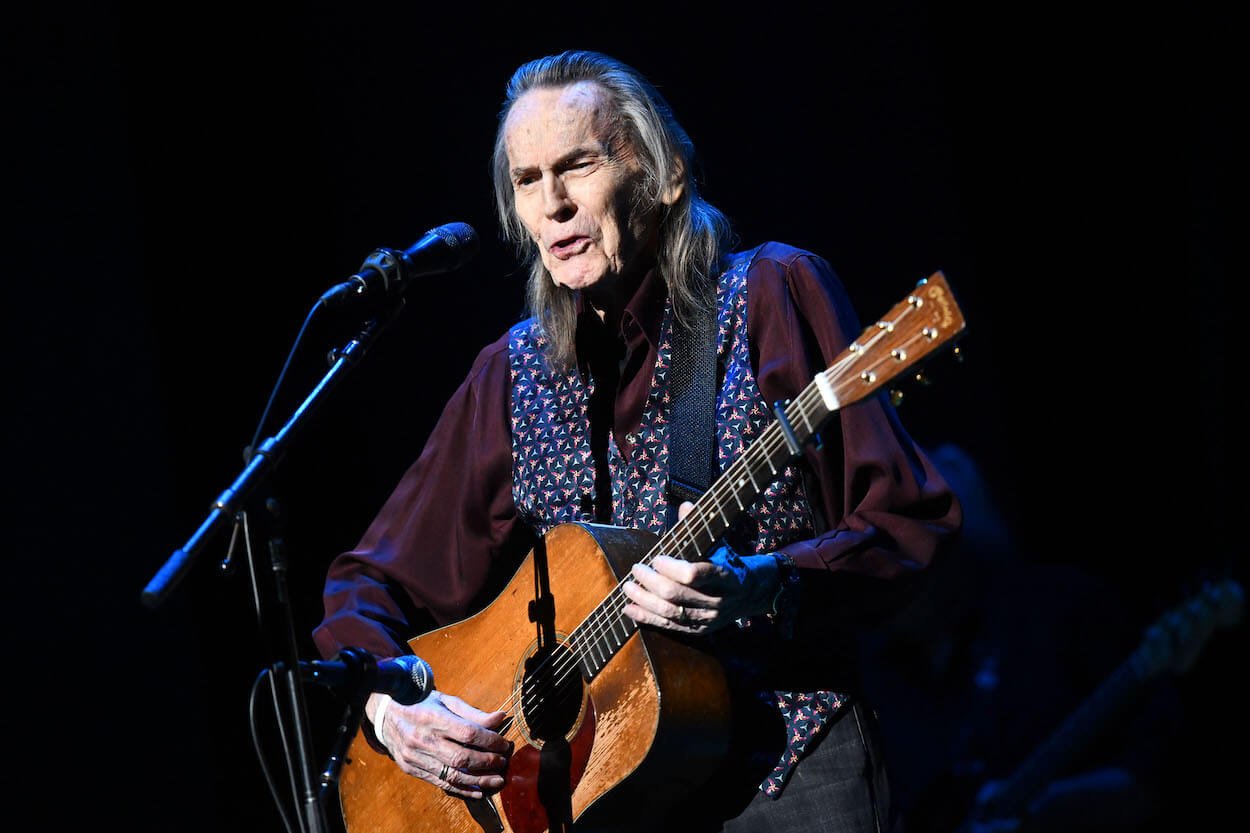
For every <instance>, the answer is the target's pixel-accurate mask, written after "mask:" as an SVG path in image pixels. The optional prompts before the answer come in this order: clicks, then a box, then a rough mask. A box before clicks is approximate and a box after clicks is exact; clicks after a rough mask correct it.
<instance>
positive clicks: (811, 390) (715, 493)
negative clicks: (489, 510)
mask: <svg viewBox="0 0 1250 833" xmlns="http://www.w3.org/2000/svg"><path fill="white" fill-rule="evenodd" d="M914 309H915V307H913V306H908V307H907V308H905V309H904V310H903V312H902V313H901V314H900V315H899V317H898V318H896V319H895V320H894V321H892V322H889V323H883V324H878V325H877V330H876V331H875V332H872V336H871V337H870V338H865V339H863V341H864V343H865V344H867V347H863V348H861V349H860V350H859V351H858V352H856V353H851V354H850V355H848V356H846V357H845V358H844V359H843V360H842V361H841V362H835V363H834V364H833V365H831V366H830V368H828V369H827V370H826V371H821V372H822V373H825V374H826V375H828V374H834V376H835V378H836V376H837V374H838V373H839V372H840V371H841V370H842V369H843V368H844V367H845V366H846V365H848V364H851V363H854V362H855V360H857V359H862V358H863V356H864V351H865V350H867V349H868V348H871V347H872V346H874V344H875V342H877V341H879V340H880V339H881V338H884V337H885V336H886V335H888V334H889V333H890V332H892V326H893V325H895V324H897V322H898V321H900V320H902V318H903V317H904V316H905V315H906V314H908V313H909V312H911V311H913V310H914ZM869 331H870V332H871V331H872V328H871V327H870V328H869ZM861 335H862V334H861ZM914 340H915V336H914V334H913V335H912V336H911V337H910V338H909V342H908V343H910V341H914ZM904 346H906V344H905V345H904ZM890 355H891V357H893V358H896V359H898V358H905V356H904V357H897V356H894V354H890ZM873 361H874V362H875V363H874V364H872V365H871V366H870V367H869V368H868V370H867V371H862V372H864V373H866V372H869V371H875V370H877V369H878V368H880V366H881V365H882V364H883V363H886V362H885V361H884V360H883V359H876V358H874V359H873ZM820 400H823V396H821V394H820V392H819V389H818V387H817V386H815V385H809V386H807V388H805V389H804V390H803V391H802V392H801V393H800V394H799V396H798V397H796V399H795V402H794V404H795V405H796V406H797V410H798V412H799V416H801V417H802V418H803V420H804V422H805V423H806V425H807V430H808V432H809V435H810V433H811V432H812V431H813V430H814V426H813V425H812V422H811V419H810V416H809V409H810V406H811V405H814V404H819V402H820ZM830 413H831V412H830ZM826 416H828V414H826ZM819 421H820V420H819V419H818V420H817V424H819ZM775 429H776V426H775V425H773V426H770V428H769V429H768V430H766V432H765V434H764V435H762V436H761V437H760V442H757V443H754V444H753V445H752V446H751V448H750V449H747V451H746V452H744V454H743V455H742V457H740V458H739V460H738V461H735V463H737V462H740V461H743V462H744V465H742V466H740V468H745V469H746V474H747V476H748V477H750V479H751V482H752V484H753V485H755V486H756V489H757V494H758V491H759V486H758V484H756V483H755V478H754V477H753V476H751V474H750V469H751V467H752V466H751V465H750V463H751V461H750V460H746V459H745V458H748V457H752V456H754V457H759V456H761V455H759V454H757V453H755V451H756V449H757V448H758V449H761V450H763V451H764V452H765V453H764V455H763V457H764V458H765V460H764V461H765V462H767V463H768V465H769V468H770V469H772V473H773V475H774V478H775V476H776V474H777V469H776V467H775V466H774V465H773V464H772V459H771V458H772V456H773V453H774V452H775V451H777V450H780V448H781V445H782V442H783V439H784V437H783V436H782V435H781V434H780V433H779V431H777V430H775ZM756 462H758V461H756ZM733 468H734V466H732V465H731V466H730V468H729V469H726V472H725V475H726V476H724V477H721V478H718V480H717V483H715V484H713V489H712V490H711V491H710V492H709V493H708V495H707V497H708V498H709V502H710V503H711V504H712V505H713V506H714V507H715V508H717V509H718V511H719V512H720V515H721V519H722V520H723V521H724V522H725V523H726V525H728V523H729V519H728V518H726V517H725V513H724V511H723V509H720V507H721V506H723V505H725V504H726V503H727V501H724V500H723V499H721V497H722V496H721V495H720V494H719V493H720V492H728V493H729V494H730V495H734V496H735V498H736V495H737V487H730V486H728V485H724V486H722V485H720V484H728V483H731V482H734V483H737V485H738V487H740V486H741V485H742V483H744V482H745V479H744V478H741V477H739V478H737V479H736V480H735V478H733V477H731V476H729V475H730V474H731V472H732V469H733ZM769 482H770V483H771V481H769ZM735 502H737V503H738V508H739V511H741V510H743V509H745V507H744V506H743V505H742V502H741V500H735ZM697 511H699V507H696V512H697ZM706 514H707V513H702V515H706ZM690 517H691V518H694V519H695V520H698V519H699V517H700V516H697V515H694V514H693V513H692V515H691V516H690ZM703 523H704V534H705V535H706V536H707V538H708V543H709V545H710V544H712V543H715V540H716V538H717V536H715V535H713V534H712V532H711V529H710V527H709V526H708V523H707V520H706V518H703ZM687 527H688V528H689V530H690V532H689V533H688V539H689V540H688V541H687V542H686V543H689V544H693V545H695V546H698V544H699V541H698V540H697V538H696V535H697V534H698V533H697V529H698V527H697V523H691V524H689V525H679V526H676V527H674V528H673V529H672V530H670V534H671V535H670V536H666V537H681V535H682V534H684V530H685V528H687ZM703 549H706V547H701V548H699V550H698V551H699V552H702V551H703ZM657 551H658V552H663V553H671V552H673V549H672V548H671V547H670V546H669V545H666V543H665V539H664V538H662V539H661V540H660V541H659V542H657V544H656V545H655V546H654V547H653V548H652V550H651V553H650V554H648V555H647V556H646V557H645V558H643V559H642V560H641V561H640V562H639V563H643V564H646V563H649V562H650V561H651V560H653V558H654V557H655V555H656V553H657ZM622 586H623V582H622V583H621V584H618V585H617V588H616V590H620V589H621V587H622ZM616 590H614V592H613V594H610V595H609V598H608V599H607V600H606V601H605V602H604V603H602V604H601V605H600V607H599V609H597V610H596V611H595V612H594V613H592V615H591V617H588V619H587V621H586V622H584V623H583V625H581V626H579V627H578V628H576V629H575V630H574V631H573V638H571V639H570V640H569V642H568V643H567V644H568V646H569V647H570V648H571V649H577V648H578V647H579V646H578V642H579V641H581V640H579V638H578V637H577V634H578V633H579V632H581V631H583V629H584V628H585V626H586V625H587V624H588V623H590V622H591V620H592V619H595V620H599V619H603V618H604V617H605V616H606V618H607V622H606V624H602V625H601V624H599V623H598V622H596V623H595V627H593V628H591V629H590V630H589V633H587V634H585V636H586V637H590V639H589V640H588V641H590V642H591V643H597V642H602V640H603V636H604V634H606V633H607V632H608V631H609V630H610V631H611V632H612V635H613V636H614V637H615V636H616V632H615V627H616V623H617V622H620V621H622V617H621V615H620V609H617V608H605V607H604V605H606V604H607V602H610V601H612V598H613V595H615V593H616ZM630 635H632V634H630V633H626V634H625V639H628V638H629V636H630ZM621 644H623V642H622V643H621ZM619 647H620V644H618V645H617V648H619ZM609 659H610V656H609ZM574 661H576V660H574ZM604 662H605V663H606V660H605V661H604ZM560 670H561V671H563V670H567V669H560Z"/></svg>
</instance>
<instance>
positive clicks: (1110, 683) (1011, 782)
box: [987, 658, 1146, 817]
mask: <svg viewBox="0 0 1250 833" xmlns="http://www.w3.org/2000/svg"><path fill="white" fill-rule="evenodd" d="M1145 679H1146V678H1145V677H1143V675H1142V674H1141V672H1140V670H1139V669H1138V664H1137V662H1136V660H1135V658H1130V659H1129V660H1127V661H1125V662H1124V663H1122V664H1121V665H1120V666H1119V667H1117V668H1116V670H1115V671H1113V672H1112V673H1111V675H1110V676H1109V677H1107V679H1106V680H1104V681H1103V683H1102V685H1100V686H1099V687H1098V689H1097V691H1095V692H1094V693H1093V694H1092V695H1091V696H1090V697H1089V698H1088V699H1086V700H1085V701H1084V702H1083V703H1082V704H1081V706H1080V707H1079V708H1078V709H1077V710H1076V711H1074V712H1072V713H1071V714H1070V715H1068V717H1067V719H1066V720H1065V721H1064V722H1063V723H1062V724H1061V725H1060V726H1059V728H1058V729H1056V730H1055V731H1054V732H1053V733H1052V734H1051V735H1049V736H1048V737H1047V738H1046V740H1045V741H1043V742H1042V743H1041V744H1040V745H1038V746H1037V747H1036V748H1034V749H1033V751H1032V752H1031V753H1030V754H1029V756H1028V757H1027V758H1025V759H1024V761H1023V762H1021V764H1020V765H1019V766H1017V767H1016V769H1015V771H1014V772H1012V774H1011V777H1010V778H1009V779H1007V781H1005V782H1004V783H1003V785H1002V787H1001V789H1000V790H999V791H998V792H996V793H994V797H993V799H992V800H991V801H990V802H989V804H988V805H987V809H989V810H990V811H991V812H992V814H993V815H994V816H1001V817H1009V816H1013V815H1016V814H1018V813H1020V812H1022V811H1023V810H1024V807H1025V805H1026V804H1027V803H1028V801H1029V800H1030V799H1031V798H1032V797H1033V796H1035V795H1037V793H1038V791H1039V790H1041V788H1042V787H1043V786H1045V785H1046V784H1047V783H1049V782H1050V781H1052V780H1054V779H1055V778H1056V777H1057V776H1058V775H1059V774H1060V773H1062V772H1064V771H1065V769H1066V768H1067V766H1068V764H1070V763H1071V762H1072V760H1073V759H1074V758H1076V757H1077V756H1078V755H1079V754H1080V753H1081V752H1082V751H1084V750H1085V749H1086V748H1088V746H1089V745H1090V743H1092V741H1093V740H1094V739H1095V738H1097V737H1100V736H1101V734H1102V732H1103V730H1104V729H1105V728H1106V727H1107V722H1108V721H1109V720H1110V719H1111V718H1113V717H1115V715H1116V714H1117V713H1118V712H1119V711H1120V709H1121V708H1123V706H1124V704H1125V703H1126V702H1128V700H1129V697H1130V695H1132V694H1134V693H1135V692H1137V690H1138V689H1139V688H1140V686H1141V684H1142V683H1143V682H1144V681H1145Z"/></svg>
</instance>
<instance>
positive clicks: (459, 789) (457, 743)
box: [365, 691, 512, 798]
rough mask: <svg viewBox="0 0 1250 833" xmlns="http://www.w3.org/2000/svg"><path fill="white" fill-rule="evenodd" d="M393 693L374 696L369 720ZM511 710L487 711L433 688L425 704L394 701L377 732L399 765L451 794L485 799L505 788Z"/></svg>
mask: <svg viewBox="0 0 1250 833" xmlns="http://www.w3.org/2000/svg"><path fill="white" fill-rule="evenodd" d="M383 698H387V699H389V697H388V695H385V694H380V693H374V694H371V695H370V696H369V702H368V703H367V704H366V706H365V713H366V714H367V715H368V716H369V718H370V720H373V718H374V717H375V716H376V715H377V711H378V707H379V706H380V705H381V703H382V701H383ZM507 719H508V716H507V713H506V712H502V711H495V712H484V711H482V710H480V709H477V708H474V707H473V706H470V705H469V704H468V703H466V702H464V701H463V700H461V699H460V698H459V697H453V696H452V695H450V694H444V693H443V692H441V691H431V692H430V694H429V696H427V697H426V698H425V699H424V700H422V701H421V702H420V703H415V704H413V705H410V706H405V705H402V704H400V703H396V702H395V701H394V700H392V701H391V702H390V703H389V704H388V705H387V707H386V709H385V712H384V714H383V718H382V723H383V725H381V726H378V725H377V722H376V721H374V726H373V731H374V734H375V735H376V736H377V737H378V739H379V740H380V741H381V742H382V744H383V745H384V746H385V747H386V749H387V751H389V752H390V753H391V757H392V758H394V759H395V763H396V764H398V765H399V768H400V769H401V770H403V771H404V772H406V773H408V774H409V775H414V776H416V777H417V778H421V779H423V780H425V781H429V782H430V783H431V784H433V785H434V786H436V787H439V788H441V789H443V790H444V791H445V792H447V793H449V794H451V795H458V796H462V797H465V798H481V797H482V796H483V795H484V794H486V793H493V792H498V791H499V790H500V789H502V788H503V785H504V778H503V774H504V772H505V771H506V769H507V766H508V757H509V756H510V755H511V754H512V742H511V741H509V740H508V739H506V738H505V737H504V736H503V735H501V734H499V733H498V732H497V731H496V730H497V729H499V728H500V727H501V726H503V725H504V723H505V722H506V721H507Z"/></svg>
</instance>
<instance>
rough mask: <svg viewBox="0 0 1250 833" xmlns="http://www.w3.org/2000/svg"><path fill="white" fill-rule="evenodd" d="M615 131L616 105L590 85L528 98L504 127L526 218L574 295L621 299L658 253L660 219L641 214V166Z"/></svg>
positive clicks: (519, 207)
mask: <svg viewBox="0 0 1250 833" xmlns="http://www.w3.org/2000/svg"><path fill="white" fill-rule="evenodd" d="M610 129H611V128H610V120H609V114H608V112H607V98H606V96H605V95H604V93H603V91H602V89H601V88H600V87H599V86H598V85H596V84H593V83H589V82H581V83H577V84H572V85H570V86H567V87H562V88H559V89H537V90H531V91H530V92H527V93H525V94H524V95H523V96H521V97H520V98H519V99H517V101H516V103H515V104H514V105H513V107H512V110H511V111H510V112H509V113H508V117H507V121H506V122H505V125H504V146H505V148H506V149H507V153H508V167H509V171H510V173H511V178H512V190H513V194H514V196H515V198H516V212H517V216H518V217H519V218H520V220H521V223H522V224H523V225H524V226H525V228H526V230H527V231H528V232H529V233H530V236H531V237H532V238H533V239H534V242H535V243H536V244H537V245H538V251H539V254H540V256H541V257H542V261H543V265H544V266H546V267H547V270H548V271H549V272H550V273H551V276H552V278H553V279H554V280H555V282H556V283H557V284H560V285H561V286H565V287H568V288H569V289H592V291H594V292H596V293H597V292H602V291H611V289H612V288H613V287H615V286H616V285H617V284H618V283H619V281H620V279H621V278H622V277H625V276H631V277H632V273H633V272H634V271H635V270H640V269H643V268H646V267H647V266H649V265H650V263H651V260H652V258H653V256H654V253H655V245H656V239H657V235H656V227H655V225H656V219H657V217H658V212H657V211H656V210H655V209H654V208H653V207H652V208H649V209H645V210H640V209H639V207H638V206H636V205H635V202H636V200H635V195H636V194H637V193H638V186H639V182H640V180H641V174H640V171H639V168H638V164H637V161H636V159H635V157H634V154H633V150H632V148H629V147H627V146H625V143H624V142H622V141H619V140H617V139H614V138H613V137H612V136H611V135H610Z"/></svg>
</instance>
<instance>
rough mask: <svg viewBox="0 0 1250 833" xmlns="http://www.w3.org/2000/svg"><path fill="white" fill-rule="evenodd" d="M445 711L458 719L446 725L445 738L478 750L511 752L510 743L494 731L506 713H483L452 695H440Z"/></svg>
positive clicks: (500, 724) (501, 723) (503, 720)
mask: <svg viewBox="0 0 1250 833" xmlns="http://www.w3.org/2000/svg"><path fill="white" fill-rule="evenodd" d="M442 703H443V705H444V706H445V707H446V708H447V711H449V712H451V714H452V715H453V716H454V717H456V718H458V719H457V720H455V721H452V722H450V723H449V724H448V728H447V737H449V738H451V739H452V740H454V741H456V742H458V743H463V744H466V745H469V746H475V747H477V748H479V749H485V750H487V751H491V752H498V753H500V754H507V753H509V752H511V751H512V743H511V741H509V740H507V739H506V738H504V737H503V736H502V735H500V734H499V733H498V732H496V731H494V730H495V729H498V728H499V727H500V726H502V725H503V724H504V722H506V721H507V719H508V714H507V712H504V711H493V712H484V711H482V710H481V709H479V708H476V707H474V706H471V705H469V704H468V703H466V702H465V701H464V700H461V699H460V698H459V697H455V696H453V695H449V694H444V695H442Z"/></svg>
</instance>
